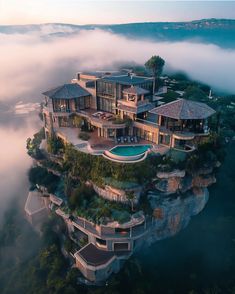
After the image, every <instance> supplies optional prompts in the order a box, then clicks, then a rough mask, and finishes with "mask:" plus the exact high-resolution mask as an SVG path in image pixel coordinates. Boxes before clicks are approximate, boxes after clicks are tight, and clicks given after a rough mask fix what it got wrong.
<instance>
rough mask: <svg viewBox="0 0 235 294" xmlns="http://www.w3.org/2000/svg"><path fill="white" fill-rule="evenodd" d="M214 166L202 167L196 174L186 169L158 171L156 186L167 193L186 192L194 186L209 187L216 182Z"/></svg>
mask: <svg viewBox="0 0 235 294" xmlns="http://www.w3.org/2000/svg"><path fill="white" fill-rule="evenodd" d="M212 172H213V168H204V169H200V170H198V171H197V173H195V174H194V175H189V174H186V172H185V171H179V170H174V171H172V172H168V173H167V172H158V173H157V180H156V183H155V188H156V189H157V190H158V191H160V192H162V193H165V194H166V195H169V194H174V193H177V192H180V193H185V192H187V191H188V190H190V189H192V188H197V187H199V188H200V187H204V188H205V187H208V186H210V185H212V184H214V183H215V182H216V178H215V176H214V174H212Z"/></svg>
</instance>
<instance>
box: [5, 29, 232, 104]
mask: <svg viewBox="0 0 235 294" xmlns="http://www.w3.org/2000/svg"><path fill="white" fill-rule="evenodd" d="M57 31H58V28H57V27H55V28H54V27H53V26H50V27H48V28H47V27H45V28H44V27H42V29H41V31H38V32H37V31H34V32H29V33H28V34H9V35H7V34H0V40H1V41H0V42H1V46H0V64H1V71H0V100H2V101H4V100H5V101H6V100H9V99H17V98H18V99H21V100H22V99H23V100H28V101H31V100H32V101H36V100H37V101H38V100H40V99H41V98H40V93H41V92H42V91H44V90H46V89H47V88H48V87H53V86H57V85H58V84H60V83H63V82H67V81H69V80H70V79H71V78H72V77H73V76H74V75H75V73H76V71H79V70H89V69H90V70H91V69H92V70H93V69H100V68H102V69H103V68H106V69H111V68H113V65H114V64H115V63H118V62H127V61H134V62H137V63H144V62H145V61H146V60H147V59H148V58H149V57H150V56H152V55H153V54H159V55H161V56H162V57H163V58H164V59H165V60H166V61H167V66H166V69H167V68H168V69H175V70H183V71H186V72H187V73H188V74H189V75H190V76H191V77H192V78H194V79H198V80H201V81H204V82H206V83H209V84H211V85H212V87H214V88H218V89H220V90H227V91H230V92H235V84H234V80H233V75H234V68H235V51H228V50H223V49H220V48H218V47H216V46H214V45H205V44H199V43H197V44H195V43H190V42H180V43H167V42H164V43H157V42H153V41H146V40H145V41H144V40H134V39H127V38H125V37H122V36H118V35H115V34H112V33H110V32H107V31H102V30H93V31H88V30H82V31H80V32H78V33H76V34H70V33H71V32H63V33H68V34H63V35H62V36H57V35H56V34H55V33H56V32H57ZM60 31H61V30H60ZM48 33H49V34H48ZM51 33H52V34H51Z"/></svg>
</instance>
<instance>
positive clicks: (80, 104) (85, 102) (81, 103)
mask: <svg viewBox="0 0 235 294" xmlns="http://www.w3.org/2000/svg"><path fill="white" fill-rule="evenodd" d="M74 100H75V109H76V110H82V109H86V108H90V96H86V97H79V98H75V99H74Z"/></svg>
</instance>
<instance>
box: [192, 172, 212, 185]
mask: <svg viewBox="0 0 235 294" xmlns="http://www.w3.org/2000/svg"><path fill="white" fill-rule="evenodd" d="M214 183H216V178H215V176H214V175H204V176H196V177H194V178H193V180H192V186H193V187H208V186H210V185H212V184H214Z"/></svg>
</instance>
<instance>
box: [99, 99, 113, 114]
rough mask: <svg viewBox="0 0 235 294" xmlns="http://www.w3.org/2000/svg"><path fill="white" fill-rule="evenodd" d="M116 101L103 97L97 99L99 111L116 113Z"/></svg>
mask: <svg viewBox="0 0 235 294" xmlns="http://www.w3.org/2000/svg"><path fill="white" fill-rule="evenodd" d="M115 107H116V104H115V100H112V99H107V98H103V97H99V96H98V97H97V108H98V110H102V111H106V112H112V113H115Z"/></svg>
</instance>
